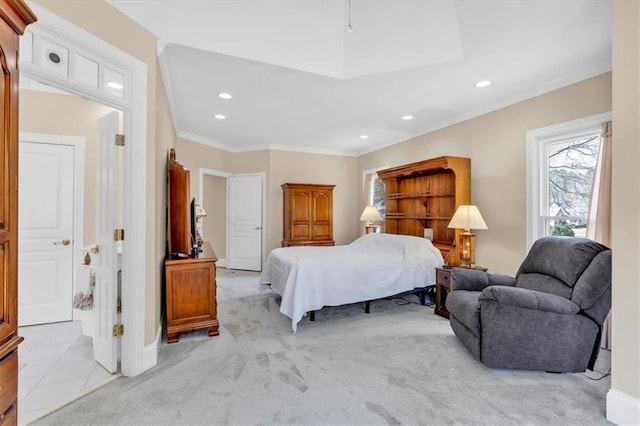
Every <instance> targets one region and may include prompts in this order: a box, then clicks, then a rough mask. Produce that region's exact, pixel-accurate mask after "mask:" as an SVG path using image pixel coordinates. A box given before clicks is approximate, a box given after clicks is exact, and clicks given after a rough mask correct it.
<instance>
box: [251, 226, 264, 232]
mask: <svg viewBox="0 0 640 426" xmlns="http://www.w3.org/2000/svg"><path fill="white" fill-rule="evenodd" d="M253 229H254V230H256V231H259V230H261V229H262V228H260V227H259V226H256V227H255V228H253Z"/></svg>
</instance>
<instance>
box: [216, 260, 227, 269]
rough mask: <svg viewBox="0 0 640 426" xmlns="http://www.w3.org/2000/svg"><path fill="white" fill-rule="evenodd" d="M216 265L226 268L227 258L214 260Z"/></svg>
mask: <svg viewBox="0 0 640 426" xmlns="http://www.w3.org/2000/svg"><path fill="white" fill-rule="evenodd" d="M216 266H219V267H221V268H226V267H227V259H218V260H217V261H216Z"/></svg>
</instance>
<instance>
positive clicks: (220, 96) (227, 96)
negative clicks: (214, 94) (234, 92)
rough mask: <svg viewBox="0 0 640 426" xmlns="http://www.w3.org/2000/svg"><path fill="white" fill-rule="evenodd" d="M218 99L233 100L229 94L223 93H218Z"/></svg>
mask: <svg viewBox="0 0 640 426" xmlns="http://www.w3.org/2000/svg"><path fill="white" fill-rule="evenodd" d="M218 97H219V98H220V99H231V98H233V96H231V94H230V93H224V92H223V93H218Z"/></svg>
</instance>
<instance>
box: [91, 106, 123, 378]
mask: <svg viewBox="0 0 640 426" xmlns="http://www.w3.org/2000/svg"><path fill="white" fill-rule="evenodd" d="M117 132H118V112H115V111H114V112H111V113H109V114H107V115H105V116H104V117H102V118H100V119H99V120H98V139H97V144H98V146H97V158H96V172H97V176H96V203H97V205H96V240H97V241H96V242H97V245H98V247H99V255H98V256H96V261H97V263H96V272H95V273H96V287H95V290H94V295H93V297H94V299H93V306H94V310H95V315H96V317H95V320H96V329H95V333H94V335H93V336H94V337H93V354H94V357H95V359H96V361H98V362H99V363H100V364H102V366H103V367H104V368H106V369H107V371H109V372H110V373H114V372H115V371H116V370H117V368H118V345H117V340H116V338H115V337H114V336H113V326H114V325H115V324H116V322H117V319H118V318H117V317H118V313H117V300H118V265H117V262H118V258H117V256H118V252H117V251H118V250H117V242H116V241H115V240H114V231H115V229H116V228H117V218H118V205H119V203H118V175H119V173H118V147H117V146H116V144H115V136H116V133H117Z"/></svg>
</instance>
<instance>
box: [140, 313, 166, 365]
mask: <svg viewBox="0 0 640 426" xmlns="http://www.w3.org/2000/svg"><path fill="white" fill-rule="evenodd" d="M161 339H162V321H161V322H160V324H159V325H158V332H157V333H156V340H155V341H154V342H153V343H152V344H150V345H147V346H145V347H144V350H143V352H142V371H147V370H148V369H150V368H151V367H155V366H156V364H157V363H158V352H159V351H160V341H161Z"/></svg>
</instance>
